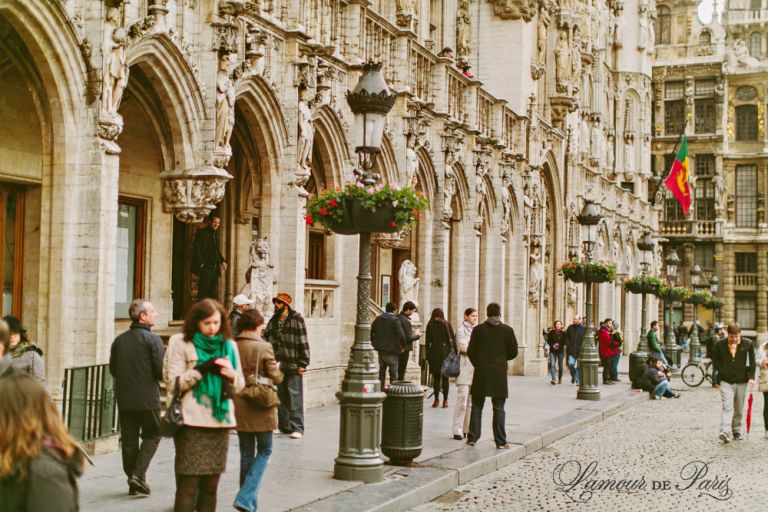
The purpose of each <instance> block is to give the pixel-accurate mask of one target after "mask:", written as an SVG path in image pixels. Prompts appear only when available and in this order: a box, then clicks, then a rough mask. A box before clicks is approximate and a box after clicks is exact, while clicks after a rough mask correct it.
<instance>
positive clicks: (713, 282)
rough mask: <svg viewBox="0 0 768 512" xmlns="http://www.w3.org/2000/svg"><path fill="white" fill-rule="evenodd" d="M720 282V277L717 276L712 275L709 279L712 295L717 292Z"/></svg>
mask: <svg viewBox="0 0 768 512" xmlns="http://www.w3.org/2000/svg"><path fill="white" fill-rule="evenodd" d="M718 284H720V279H718V277H717V276H712V278H711V279H710V280H709V291H710V292H711V293H712V295H715V294H716V293H717V285H718Z"/></svg>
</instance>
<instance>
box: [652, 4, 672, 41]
mask: <svg viewBox="0 0 768 512" xmlns="http://www.w3.org/2000/svg"><path fill="white" fill-rule="evenodd" d="M654 42H655V43H656V44H657V45H658V44H670V43H671V42H672V12H671V11H670V10H669V7H666V6H664V5H662V6H661V7H659V16H658V17H657V18H656V41H654Z"/></svg>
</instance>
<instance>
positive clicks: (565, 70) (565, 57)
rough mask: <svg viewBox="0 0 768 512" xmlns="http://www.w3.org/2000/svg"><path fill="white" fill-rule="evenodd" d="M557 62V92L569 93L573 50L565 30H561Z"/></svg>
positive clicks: (556, 53) (556, 54) (556, 51)
mask: <svg viewBox="0 0 768 512" xmlns="http://www.w3.org/2000/svg"><path fill="white" fill-rule="evenodd" d="M555 60H556V61H557V68H556V78H557V84H556V86H557V91H558V92H568V86H569V85H570V81H571V48H570V47H569V45H568V32H566V31H565V30H561V31H560V33H559V36H558V40H557V49H556V50H555Z"/></svg>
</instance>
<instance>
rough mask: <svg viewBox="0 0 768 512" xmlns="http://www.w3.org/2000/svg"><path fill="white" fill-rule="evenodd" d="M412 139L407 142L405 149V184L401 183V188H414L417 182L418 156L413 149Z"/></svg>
mask: <svg viewBox="0 0 768 512" xmlns="http://www.w3.org/2000/svg"><path fill="white" fill-rule="evenodd" d="M412 139H413V137H411V140H409V141H408V146H407V147H406V148H405V183H403V187H415V186H416V184H417V183H418V180H419V178H418V175H419V156H418V155H417V154H416V150H415V149H414V148H413V145H414V142H413V140H412Z"/></svg>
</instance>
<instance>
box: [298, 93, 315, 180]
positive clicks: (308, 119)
mask: <svg viewBox="0 0 768 512" xmlns="http://www.w3.org/2000/svg"><path fill="white" fill-rule="evenodd" d="M306 96H307V90H306V89H302V90H301V92H300V93H299V154H298V158H299V161H298V163H299V168H301V169H303V170H304V171H305V172H307V173H309V172H310V165H311V164H312V144H313V142H314V140H315V127H314V125H313V122H312V108H311V107H310V106H309V102H308V101H307V99H306Z"/></svg>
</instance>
